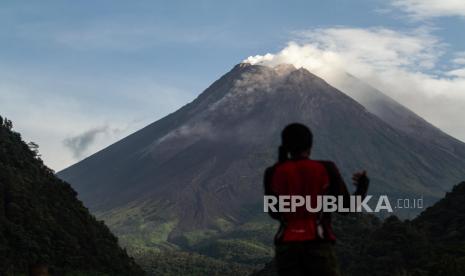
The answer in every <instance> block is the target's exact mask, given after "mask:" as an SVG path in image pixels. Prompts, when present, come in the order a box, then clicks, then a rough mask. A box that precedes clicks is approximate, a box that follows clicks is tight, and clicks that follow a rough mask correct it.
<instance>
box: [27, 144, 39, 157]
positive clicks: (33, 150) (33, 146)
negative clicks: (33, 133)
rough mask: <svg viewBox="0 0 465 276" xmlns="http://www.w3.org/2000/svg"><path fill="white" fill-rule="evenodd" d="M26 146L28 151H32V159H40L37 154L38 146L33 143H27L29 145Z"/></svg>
mask: <svg viewBox="0 0 465 276" xmlns="http://www.w3.org/2000/svg"><path fill="white" fill-rule="evenodd" d="M27 146H28V147H29V149H30V150H31V151H32V153H34V157H36V158H40V154H39V145H37V144H36V143H34V142H29V143H27Z"/></svg>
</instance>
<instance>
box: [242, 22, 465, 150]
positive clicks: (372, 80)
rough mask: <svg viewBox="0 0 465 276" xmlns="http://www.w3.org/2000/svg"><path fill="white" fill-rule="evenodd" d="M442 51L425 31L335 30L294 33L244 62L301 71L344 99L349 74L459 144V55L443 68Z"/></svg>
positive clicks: (464, 82)
mask: <svg viewBox="0 0 465 276" xmlns="http://www.w3.org/2000/svg"><path fill="white" fill-rule="evenodd" d="M446 50H447V45H446V44H445V43H443V42H442V41H441V40H440V39H438V38H437V37H435V36H433V35H432V34H431V33H430V31H429V30H428V29H415V30H411V31H407V32H400V31H394V30H390V29H386V28H371V29H360V28H343V27H338V28H326V29H314V30H309V31H303V32H298V33H296V38H295V39H294V40H293V41H291V42H289V43H288V45H287V47H285V48H284V49H283V50H281V51H279V52H278V53H275V54H271V53H268V54H265V55H257V56H251V57H248V58H247V59H246V60H244V62H248V63H251V64H261V65H266V66H272V67H273V66H276V65H278V64H282V63H288V64H293V65H294V66H295V67H297V68H300V67H303V68H306V69H308V70H309V71H311V72H312V73H314V74H316V75H318V76H320V77H322V78H323V79H325V80H326V81H327V82H328V83H330V84H331V85H333V86H335V87H337V88H339V89H340V90H342V91H343V92H346V93H347V91H344V87H341V84H343V83H346V82H347V79H346V78H347V77H348V75H347V73H349V74H351V75H354V76H356V77H357V78H359V79H362V80H363V81H365V82H366V83H368V84H370V85H371V86H373V87H376V88H378V89H379V90H381V91H383V92H384V93H385V94H387V95H389V96H391V97H392V98H394V99H395V100H397V101H398V102H400V103H401V104H403V105H405V106H407V107H408V108H410V109H411V110H413V111H414V112H416V113H417V114H419V115H420V116H422V117H424V118H425V119H426V120H428V121H430V122H431V123H433V124H434V125H436V126H438V127H439V128H441V129H443V130H444V131H446V132H448V133H450V134H451V135H453V136H456V137H457V138H459V139H462V140H464V141H465V128H464V123H463V120H462V118H464V116H465V108H464V107H465V93H464V92H463V91H465V76H464V74H463V70H464V69H465V66H464V64H463V63H461V61H462V60H463V52H458V53H455V58H454V59H453V60H451V61H450V62H449V63H448V64H449V66H448V67H445V68H444V65H443V64H444V60H443V54H444V52H445V51H446ZM453 56H454V55H453ZM367 101H368V100H367Z"/></svg>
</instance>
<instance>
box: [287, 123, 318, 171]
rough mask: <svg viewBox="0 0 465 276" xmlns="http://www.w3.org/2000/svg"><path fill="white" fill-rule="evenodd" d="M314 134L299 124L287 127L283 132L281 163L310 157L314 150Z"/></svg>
mask: <svg viewBox="0 0 465 276" xmlns="http://www.w3.org/2000/svg"><path fill="white" fill-rule="evenodd" d="M312 143H313V134H312V132H311V131H310V129H309V128H308V127H306V126H305V125H303V124H299V123H292V124H290V125H288V126H286V127H285V128H284V129H283V131H282V132H281V146H280V147H279V161H280V162H283V161H286V160H288V159H289V157H290V158H297V157H308V156H309V155H310V151H311V149H312Z"/></svg>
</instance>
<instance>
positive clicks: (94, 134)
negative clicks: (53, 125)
mask: <svg viewBox="0 0 465 276" xmlns="http://www.w3.org/2000/svg"><path fill="white" fill-rule="evenodd" d="M118 132H120V130H119V129H112V128H110V126H108V125H103V126H100V127H96V128H92V129H89V130H87V131H85V132H84V133H81V134H79V135H76V136H73V137H69V138H66V139H64V140H63V145H64V146H65V147H66V148H68V149H69V150H70V151H71V153H72V154H73V157H74V158H81V157H82V156H83V155H84V154H85V153H86V152H87V150H88V149H90V148H91V146H92V145H93V144H94V143H95V142H96V140H97V138H98V136H100V135H103V136H108V135H110V134H114V133H118Z"/></svg>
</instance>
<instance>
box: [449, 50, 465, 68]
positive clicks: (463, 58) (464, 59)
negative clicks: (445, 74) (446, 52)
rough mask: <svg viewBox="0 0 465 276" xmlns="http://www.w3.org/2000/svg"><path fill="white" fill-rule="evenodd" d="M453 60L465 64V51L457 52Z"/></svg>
mask: <svg viewBox="0 0 465 276" xmlns="http://www.w3.org/2000/svg"><path fill="white" fill-rule="evenodd" d="M452 62H453V63H455V64H458V65H465V52H458V53H455V57H454V59H452Z"/></svg>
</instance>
